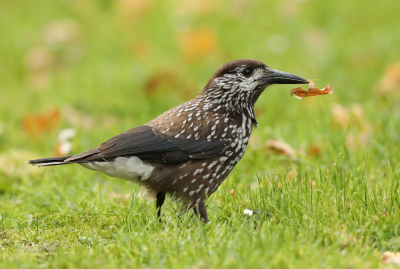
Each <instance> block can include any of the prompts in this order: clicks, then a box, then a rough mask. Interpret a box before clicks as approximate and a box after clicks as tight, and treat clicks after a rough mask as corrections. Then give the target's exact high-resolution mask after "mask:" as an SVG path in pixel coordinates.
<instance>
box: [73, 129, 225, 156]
mask: <svg viewBox="0 0 400 269" xmlns="http://www.w3.org/2000/svg"><path fill="white" fill-rule="evenodd" d="M156 133H158V134H155V131H154V130H153V129H152V128H151V127H150V126H148V125H142V126H139V127H136V128H134V129H131V130H128V131H126V132H124V133H122V134H119V135H117V136H115V137H113V138H111V139H109V140H107V141H106V142H104V143H102V144H100V145H99V146H98V147H97V148H95V149H92V150H89V151H85V152H83V153H80V154H78V155H74V156H72V157H70V158H68V159H66V160H65V162H79V163H86V162H94V161H108V160H112V159H115V158H116V157H120V156H137V157H139V158H140V159H142V160H143V161H150V162H164V163H176V162H184V161H189V160H192V159H205V158H210V157H212V156H216V155H218V154H220V153H222V152H223V151H224V150H225V145H226V143H227V141H225V140H214V141H211V142H209V141H207V140H195V139H185V140H182V139H177V138H175V137H173V136H169V135H165V134H162V133H160V132H156Z"/></svg>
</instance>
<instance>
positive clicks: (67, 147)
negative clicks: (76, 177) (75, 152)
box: [58, 141, 72, 155]
mask: <svg viewBox="0 0 400 269" xmlns="http://www.w3.org/2000/svg"><path fill="white" fill-rule="evenodd" d="M58 150H59V152H60V154H61V155H67V154H68V153H70V152H71V150H72V143H71V142H69V141H65V142H62V143H61V144H60V145H59V146H58Z"/></svg>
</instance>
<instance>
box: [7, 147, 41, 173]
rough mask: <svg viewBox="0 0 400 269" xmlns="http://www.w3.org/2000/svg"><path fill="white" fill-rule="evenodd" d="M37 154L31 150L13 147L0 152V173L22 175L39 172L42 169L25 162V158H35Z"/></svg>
mask: <svg viewBox="0 0 400 269" xmlns="http://www.w3.org/2000/svg"><path fill="white" fill-rule="evenodd" d="M36 158H38V156H37V155H36V154H33V153H32V152H29V151H26V150H21V149H14V150H11V151H8V152H5V153H2V154H0V174H5V175H7V176H23V175H31V174H39V173H41V172H42V171H43V170H44V169H39V168H38V167H33V166H31V165H28V164H26V161H27V160H32V159H36Z"/></svg>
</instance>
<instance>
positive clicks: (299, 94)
mask: <svg viewBox="0 0 400 269" xmlns="http://www.w3.org/2000/svg"><path fill="white" fill-rule="evenodd" d="M332 93H333V88H332V86H331V85H328V86H326V87H325V88H324V89H322V90H318V89H317V88H315V83H314V82H313V81H310V82H309V84H308V90H303V89H302V88H301V87H297V88H294V89H292V90H291V91H290V95H292V96H293V95H295V97H296V98H297V99H299V100H301V99H303V98H304V97H311V96H316V95H325V94H332Z"/></svg>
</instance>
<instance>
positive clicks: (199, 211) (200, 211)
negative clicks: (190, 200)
mask: <svg viewBox="0 0 400 269" xmlns="http://www.w3.org/2000/svg"><path fill="white" fill-rule="evenodd" d="M193 210H194V213H195V214H196V215H197V216H199V215H200V219H201V220H202V221H204V223H209V222H210V221H209V220H208V219H207V209H206V205H205V204H204V201H201V202H200V203H198V204H196V205H195V207H194V208H193Z"/></svg>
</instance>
